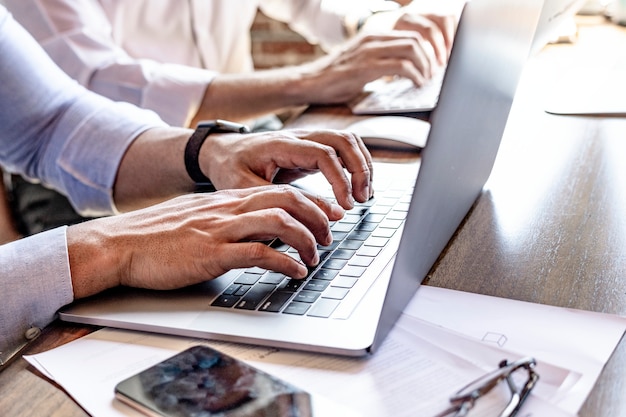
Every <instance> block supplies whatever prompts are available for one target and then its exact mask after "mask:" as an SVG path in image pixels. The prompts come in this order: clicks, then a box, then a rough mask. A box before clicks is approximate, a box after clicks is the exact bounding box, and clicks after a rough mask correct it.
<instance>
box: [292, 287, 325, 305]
mask: <svg viewBox="0 0 626 417" xmlns="http://www.w3.org/2000/svg"><path fill="white" fill-rule="evenodd" d="M320 295H321V293H319V292H317V291H305V290H302V291H300V292H299V293H297V294H296V296H295V298H294V299H293V300H294V301H299V302H302V303H311V304H312V303H314V302H315V301H317V299H318V298H319V296H320Z"/></svg>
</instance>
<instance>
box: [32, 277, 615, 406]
mask: <svg viewBox="0 0 626 417" xmlns="http://www.w3.org/2000/svg"><path fill="white" fill-rule="evenodd" d="M537 323H541V326H536V324H537ZM625 329H626V319H625V318H621V317H617V316H612V315H606V314H598V313H590V312H584V311H579V310H568V309H562V308H556V307H549V306H543V305H537V304H531V303H523V302H518V301H513V300H506V299H499V298H495V297H487V296H481V295H476V294H469V293H463V292H457V291H451V290H444V289H438V288H433V287H426V286H425V287H422V288H421V289H420V291H418V293H417V295H416V297H415V298H414V300H413V301H412V303H411V304H410V305H409V306H408V308H407V309H406V311H405V314H403V316H402V317H401V319H400V320H399V322H398V323H397V325H396V327H395V328H394V329H393V330H392V332H391V333H390V334H389V336H388V338H387V340H386V341H385V343H384V345H383V347H382V348H381V349H380V351H379V352H377V353H376V354H375V355H374V356H372V357H369V358H362V359H355V358H343V357H338V356H330V355H324V354H319V355H317V354H311V353H302V352H294V351H289V350H280V349H275V348H267V347H256V346H248V345H240V344H231V343H222V342H207V341H204V340H197V339H187V338H179V337H170V336H164V335H154V334H147V333H136V332H129V331H120V330H112V329H104V330H100V331H97V332H95V333H93V334H90V335H88V336H86V337H84V338H82V339H79V340H76V341H74V342H71V343H69V344H67V345H65V346H62V347H60V348H57V349H53V350H51V351H48V352H45V353H41V354H38V355H34V356H30V357H27V360H28V361H29V362H30V363H31V364H33V365H34V366H35V367H36V368H38V369H39V370H40V371H41V372H43V373H44V374H46V375H47V376H48V377H49V378H50V379H52V380H54V381H56V382H57V383H58V384H59V385H61V386H62V387H63V388H64V389H65V390H66V391H67V392H68V393H69V394H70V395H71V396H72V397H73V398H74V399H75V400H76V401H77V402H78V403H79V404H80V405H81V406H82V407H83V408H84V409H85V410H87V412H89V413H90V414H91V415H93V416H94V417H104V416H133V415H138V414H137V413H136V412H135V411H134V410H132V409H130V408H129V407H127V406H125V405H123V404H121V403H120V402H119V401H117V400H115V399H114V396H113V388H114V386H115V385H116V384H117V383H118V382H119V381H121V380H122V379H125V378H126V377H128V376H131V375H133V374H135V373H137V372H139V371H141V370H143V369H145V368H147V367H149V366H151V365H153V364H155V363H157V362H159V361H161V360H163V359H166V358H167V357H170V356H172V355H173V354H175V353H176V352H179V351H181V350H184V349H185V348H187V347H189V346H190V345H192V344H198V343H206V344H209V345H211V346H213V347H215V348H217V349H219V350H222V351H223V352H225V353H227V354H230V355H232V356H235V357H237V358H239V359H242V360H245V361H247V362H248V363H250V364H252V365H253V366H256V367H257V368H260V369H262V370H264V371H266V372H269V373H272V374H274V375H276V376H278V377H280V378H283V379H285V380H287V381H289V382H291V383H292V384H295V385H297V386H300V387H301V388H303V389H305V390H307V391H309V392H310V393H312V394H313V399H314V405H315V412H316V413H315V414H316V415H319V416H324V417H326V416H334V415H338V416H339V415H340V416H347V415H354V416H376V417H381V416H407V417H408V416H411V417H413V416H416V415H419V416H428V415H435V414H436V413H438V412H440V411H442V410H444V409H445V408H446V407H447V406H448V398H449V396H450V395H451V394H453V393H454V392H456V391H457V390H458V389H460V388H461V387H462V386H464V385H465V384H467V383H468V382H470V381H472V380H473V379H475V378H477V377H479V376H481V375H483V374H484V373H486V372H488V371H491V370H493V369H495V368H496V367H497V364H498V363H499V362H500V361H501V360H502V359H509V360H515V359H518V358H520V357H525V356H533V357H535V358H536V359H537V361H538V366H537V372H538V373H539V375H540V379H539V383H538V384H537V386H536V388H535V389H534V390H533V392H532V394H531V397H530V398H529V401H528V402H527V403H526V404H525V405H524V411H525V413H526V415H550V416H554V417H559V416H574V415H576V413H577V412H578V410H579V409H580V407H581V406H582V404H583V402H584V400H585V398H586V397H587V395H588V394H589V392H590V391H591V389H592V388H593V385H594V384H595V381H596V380H597V378H598V375H599V374H600V372H601V370H602V368H603V366H604V364H605V363H606V362H607V361H608V359H609V357H610V355H611V353H612V351H613V349H614V348H615V346H616V345H617V343H618V342H619V340H620V338H621V336H622V334H623V333H624V330H625ZM94 393H98V395H94ZM506 396H507V393H506V392H505V391H497V392H494V393H493V394H492V395H490V396H489V397H487V398H485V399H482V400H481V401H479V402H478V403H477V407H480V410H481V412H479V413H478V414H476V415H492V414H493V415H497V411H499V409H500V407H502V404H504V402H506V400H507V399H508V398H506ZM477 411H478V410H477Z"/></svg>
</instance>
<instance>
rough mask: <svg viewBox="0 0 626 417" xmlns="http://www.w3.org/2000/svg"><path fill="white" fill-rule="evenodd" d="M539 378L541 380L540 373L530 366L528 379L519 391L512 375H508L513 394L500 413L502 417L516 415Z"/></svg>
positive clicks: (508, 382)
mask: <svg viewBox="0 0 626 417" xmlns="http://www.w3.org/2000/svg"><path fill="white" fill-rule="evenodd" d="M538 380H539V375H538V374H537V373H535V371H533V370H532V368H530V367H528V380H527V381H526V383H525V384H524V386H523V387H522V389H521V390H520V391H519V392H518V391H517V389H516V388H517V387H516V386H515V384H514V383H513V381H512V380H511V375H507V377H506V383H507V384H508V385H509V388H510V390H511V393H512V396H511V400H510V401H509V403H508V404H507V405H506V408H505V409H504V410H503V411H502V413H501V414H500V417H513V416H515V414H517V412H518V411H519V409H520V407H521V406H522V404H524V401H525V400H526V397H528V394H530V391H532V389H533V387H534V386H535V384H536V383H537V381H538Z"/></svg>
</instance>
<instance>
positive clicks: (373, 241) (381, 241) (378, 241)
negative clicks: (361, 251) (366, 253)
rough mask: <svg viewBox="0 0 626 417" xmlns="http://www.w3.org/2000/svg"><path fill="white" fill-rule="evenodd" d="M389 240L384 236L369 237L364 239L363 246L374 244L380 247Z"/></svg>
mask: <svg viewBox="0 0 626 417" xmlns="http://www.w3.org/2000/svg"><path fill="white" fill-rule="evenodd" d="M387 242H389V239H387V238H384V237H370V238H369V239H367V240H366V241H365V246H375V247H377V248H382V247H383V246H385V245H386V244H387Z"/></svg>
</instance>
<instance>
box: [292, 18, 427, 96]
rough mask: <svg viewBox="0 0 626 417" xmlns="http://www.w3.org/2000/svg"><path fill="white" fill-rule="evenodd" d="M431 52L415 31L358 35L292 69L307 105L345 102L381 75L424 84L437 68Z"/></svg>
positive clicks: (419, 84)
mask: <svg viewBox="0 0 626 417" xmlns="http://www.w3.org/2000/svg"><path fill="white" fill-rule="evenodd" d="M381 14H382V13H381ZM375 16H376V15H375ZM431 49H432V48H431V46H430V44H428V43H427V42H426V41H425V40H424V39H423V38H422V36H421V35H420V34H419V33H417V32H408V31H404V32H400V31H395V32H390V33H388V34H367V33H361V34H359V35H357V36H356V37H354V38H352V39H351V40H350V41H348V42H347V44H346V46H345V47H344V48H343V49H341V50H338V51H335V52H334V53H331V54H329V55H327V56H324V57H322V58H319V59H317V60H315V61H313V62H310V63H308V64H304V65H301V66H299V67H296V68H295V69H294V70H295V71H298V75H299V78H300V79H301V84H302V86H301V88H302V89H304V90H305V93H302V94H301V95H302V96H304V97H306V100H305V101H306V102H307V103H345V102H348V101H350V100H352V99H353V98H355V97H357V96H358V95H359V94H361V93H362V91H363V86H364V85H365V84H367V83H368V82H370V81H373V80H375V79H377V78H380V77H383V76H401V77H406V78H409V79H410V80H412V81H413V83H414V84H415V85H417V86H421V85H423V84H424V83H425V82H426V81H427V80H428V79H430V78H431V77H432V75H433V71H434V69H435V67H437V66H438V65H437V62H436V59H435V56H434V55H433V54H432V53H431V52H430V51H431Z"/></svg>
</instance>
